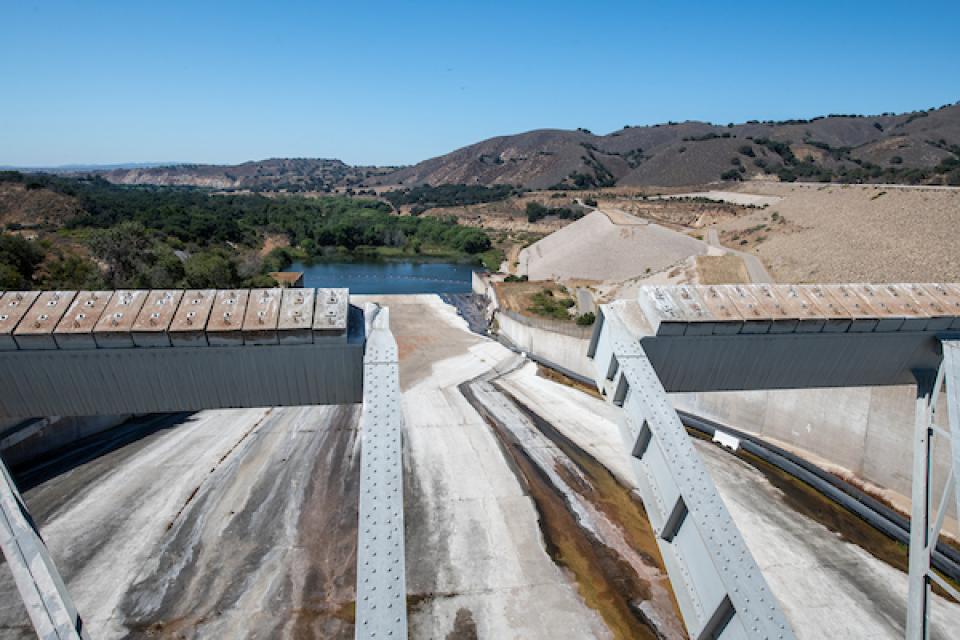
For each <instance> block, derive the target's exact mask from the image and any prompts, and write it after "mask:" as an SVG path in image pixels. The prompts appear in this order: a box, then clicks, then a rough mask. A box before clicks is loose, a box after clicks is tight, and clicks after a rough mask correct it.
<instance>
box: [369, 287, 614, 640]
mask: <svg viewBox="0 0 960 640" xmlns="http://www.w3.org/2000/svg"><path fill="white" fill-rule="evenodd" d="M380 301H381V302H383V303H384V304H387V305H388V306H389V307H390V321H391V328H392V329H393V331H394V334H395V335H396V338H397V342H398V344H399V347H400V357H401V360H400V377H401V384H402V386H403V389H404V395H403V409H404V419H405V422H406V423H405V430H406V439H405V443H404V446H405V465H406V466H407V468H406V470H405V476H406V479H407V486H406V488H405V499H406V504H405V514H406V525H407V531H406V536H407V593H408V597H409V600H410V602H411V609H410V631H411V637H413V638H444V637H447V635H448V634H450V633H452V632H454V631H455V630H456V629H457V628H458V627H459V626H461V623H462V621H463V619H464V617H465V616H468V615H469V618H470V619H471V620H472V621H473V628H475V630H476V633H477V636H478V637H480V638H498V639H500V638H543V639H547V638H550V639H555V638H605V637H610V634H609V632H608V631H607V630H606V629H605V627H604V625H603V622H602V620H601V619H600V617H599V615H597V614H596V613H595V612H594V611H593V610H591V609H590V608H588V607H587V606H586V605H585V604H584V602H583V601H582V599H581V598H580V597H579V595H578V594H577V590H576V587H575V585H574V584H573V582H572V579H571V578H570V576H569V575H568V574H567V573H566V572H565V571H564V570H563V569H562V568H561V567H559V566H557V565H556V564H554V562H553V561H552V559H551V558H550V556H549V555H548V554H547V552H546V550H545V548H544V544H543V539H542V537H541V534H540V529H539V526H538V523H537V512H536V508H535V506H534V504H533V501H532V500H531V499H530V497H529V496H528V495H526V494H525V492H524V490H523V487H522V486H521V485H520V484H519V482H518V481H517V478H516V476H515V475H514V474H513V471H512V470H511V469H510V466H509V464H508V463H507V461H506V459H505V458H504V456H503V454H502V452H501V450H500V448H499V444H498V442H497V439H496V437H495V436H494V434H493V433H492V432H491V430H490V427H489V426H488V425H487V424H486V423H485V422H484V421H483V419H482V418H481V417H480V416H479V415H478V414H477V412H476V411H475V410H474V409H473V408H472V407H471V406H470V405H469V403H468V402H467V401H466V399H465V398H464V397H463V396H462V395H461V393H460V392H459V390H458V389H457V385H459V384H460V383H462V382H464V381H466V380H469V379H472V378H474V377H476V376H479V375H481V374H483V373H485V372H487V371H489V370H490V368H491V367H495V366H498V365H501V366H508V365H509V362H510V360H512V359H513V358H515V356H514V354H512V353H511V352H510V351H508V350H507V349H505V348H504V347H502V346H500V345H499V344H497V343H495V342H493V341H490V340H485V339H483V338H480V337H479V336H476V335H474V334H471V333H470V332H469V330H468V329H467V325H466V323H465V322H464V321H463V319H461V318H459V317H458V316H457V315H456V312H455V310H454V309H453V308H452V307H450V306H448V305H444V304H443V303H442V302H441V301H440V299H439V298H437V297H436V296H417V297H413V296H402V297H401V296H390V297H384V298H382V299H380ZM458 621H459V622H458Z"/></svg>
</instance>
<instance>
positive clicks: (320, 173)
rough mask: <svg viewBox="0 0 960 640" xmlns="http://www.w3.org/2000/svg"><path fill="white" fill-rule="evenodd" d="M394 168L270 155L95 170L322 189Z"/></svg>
mask: <svg viewBox="0 0 960 640" xmlns="http://www.w3.org/2000/svg"><path fill="white" fill-rule="evenodd" d="M394 170H396V167H363V166H351V165H348V164H346V163H344V162H342V161H340V160H334V159H327V158H270V159H267V160H257V161H251V162H243V163H241V164H236V165H215V164H177V165H168V166H154V167H132V168H126V169H113V170H109V171H96V172H94V173H96V174H98V175H101V176H102V177H103V178H105V179H106V180H109V181H110V182H113V183H115V184H153V185H162V186H190V187H207V188H212V189H228V190H250V191H288V192H303V191H322V192H329V191H332V190H333V189H335V188H337V187H346V188H350V187H354V186H358V185H361V184H363V183H364V181H365V180H368V179H372V178H377V177H379V176H380V175H382V174H384V173H389V172H392V171H394Z"/></svg>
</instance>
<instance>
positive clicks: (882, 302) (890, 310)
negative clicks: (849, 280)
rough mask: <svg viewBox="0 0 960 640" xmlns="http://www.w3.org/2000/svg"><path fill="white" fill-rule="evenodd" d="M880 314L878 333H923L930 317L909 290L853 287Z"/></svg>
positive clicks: (877, 286) (888, 286) (887, 285)
mask: <svg viewBox="0 0 960 640" xmlns="http://www.w3.org/2000/svg"><path fill="white" fill-rule="evenodd" d="M853 287H854V288H855V289H856V290H857V292H858V293H859V294H860V295H861V296H863V297H864V298H866V299H867V301H868V302H870V305H871V306H872V307H873V308H874V309H876V310H877V311H878V312H879V313H880V316H879V319H878V321H877V328H876V331H897V330H900V331H921V330H923V329H924V328H926V326H927V323H928V322H929V319H930V318H929V316H928V315H927V314H926V313H925V312H924V311H923V309H922V308H921V307H920V303H919V302H917V301H916V300H915V299H914V298H913V296H912V295H910V292H909V291H908V290H907V289H904V288H902V287H899V286H897V285H889V284H884V285H879V284H878V285H871V284H857V285H853Z"/></svg>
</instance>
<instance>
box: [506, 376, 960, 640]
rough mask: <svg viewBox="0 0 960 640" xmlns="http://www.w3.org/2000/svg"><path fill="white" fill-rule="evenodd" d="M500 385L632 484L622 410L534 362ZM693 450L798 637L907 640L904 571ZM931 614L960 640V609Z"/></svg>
mask: <svg viewBox="0 0 960 640" xmlns="http://www.w3.org/2000/svg"><path fill="white" fill-rule="evenodd" d="M501 384H502V385H503V386H504V387H505V388H506V389H508V390H510V391H511V393H515V394H516V395H517V396H518V397H519V398H520V399H521V400H522V401H524V402H528V403H530V405H531V406H532V407H535V409H536V410H537V411H538V413H540V414H541V415H543V416H544V417H545V418H546V419H549V420H550V421H551V423H552V424H553V425H554V426H555V427H557V428H558V429H560V430H561V431H563V432H564V433H565V434H566V435H567V436H568V437H570V438H571V439H572V440H574V441H575V442H577V443H578V444H579V445H580V446H581V447H583V448H584V449H585V450H587V451H589V452H591V453H592V454H593V455H594V456H595V457H597V459H598V460H600V461H601V462H603V463H604V464H605V465H606V466H607V467H608V468H610V469H611V470H613V471H614V472H615V473H617V475H618V476H620V477H622V478H626V479H628V480H629V481H630V482H633V479H632V475H631V473H630V469H629V466H628V464H627V456H626V453H625V452H624V450H623V448H622V446H621V445H620V434H619V431H618V429H617V426H616V420H617V419H618V418H619V416H618V411H617V410H616V409H614V408H613V407H611V406H610V405H609V404H607V403H604V402H602V401H600V400H598V399H596V398H591V397H588V396H586V395H585V394H583V393H581V392H579V391H577V390H575V389H572V388H569V387H564V386H561V385H557V384H555V383H553V382H551V381H549V380H546V379H545V378H541V377H539V376H537V375H536V368H535V366H533V365H528V366H527V367H525V368H523V369H519V370H517V371H516V372H514V373H511V374H510V375H509V376H507V377H506V378H505V379H503V380H502V381H501ZM694 444H695V446H696V448H697V451H698V452H699V453H700V455H701V456H702V458H703V459H704V462H705V464H706V467H707V471H708V472H709V473H710V476H711V477H712V478H713V481H714V483H715V484H716V486H717V489H718V491H719V492H720V496H721V497H722V498H723V500H724V503H725V504H726V505H727V508H728V509H729V511H730V515H731V516H732V517H733V520H734V522H735V523H736V524H737V527H738V528H739V529H740V531H741V533H742V535H743V537H744V541H745V542H746V544H747V547H748V548H749V549H750V551H751V553H753V555H754V558H756V560H757V563H758V565H759V566H760V568H761V569H762V570H763V573H764V576H765V577H766V579H767V581H768V583H769V585H770V588H771V589H772V590H773V592H774V594H775V595H776V596H777V599H778V600H779V601H780V603H781V606H782V607H783V609H784V613H785V615H786V616H787V619H788V620H789V621H790V623H791V624H792V626H793V629H794V632H795V633H796V635H797V637H798V638H801V639H804V638H809V639H810V640H815V639H816V640H821V639H822V638H863V639H864V640H866V639H870V640H872V639H874V638H891V639H898V638H903V626H904V622H905V620H906V608H905V607H906V594H907V576H906V574H905V573H903V572H902V571H899V570H898V569H895V568H893V567H891V566H890V565H888V564H886V563H884V562H883V561H881V560H879V559H877V558H875V557H874V556H872V555H870V554H869V553H868V552H867V551H865V550H864V549H862V548H861V547H859V546H857V545H856V544H851V543H850V542H847V541H845V540H843V539H842V538H841V537H840V536H839V535H838V534H835V533H833V532H832V531H830V530H829V529H827V528H826V527H825V526H823V525H821V524H819V523H818V522H815V521H813V520H811V519H810V518H808V517H806V516H804V515H802V514H800V513H799V512H797V511H796V510H794V509H793V508H792V507H790V506H789V504H788V502H787V500H785V497H784V494H783V493H782V491H781V490H780V489H778V488H776V487H774V486H773V485H772V484H771V483H770V482H769V481H768V480H767V479H766V478H765V477H764V476H763V474H762V473H760V472H759V471H757V470H756V469H754V468H753V467H751V466H750V465H748V464H747V463H745V462H743V461H742V460H740V459H739V458H736V457H734V456H732V455H730V454H728V453H726V452H724V451H723V450H721V449H720V448H719V447H717V446H716V445H713V444H710V443H706V442H702V441H699V440H696V441H694ZM932 610H933V624H932V625H931V629H932V631H933V637H934V638H939V639H942V640H947V639H948V638H953V637H956V630H957V629H960V605H956V604H952V603H950V602H948V601H946V600H944V599H943V598H940V597H939V596H934V603H933V609H932Z"/></svg>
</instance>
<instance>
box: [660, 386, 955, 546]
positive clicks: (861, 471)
mask: <svg viewBox="0 0 960 640" xmlns="http://www.w3.org/2000/svg"><path fill="white" fill-rule="evenodd" d="M671 395H672V400H673V404H674V406H675V407H677V408H678V409H683V410H685V411H689V412H691V413H695V414H697V415H701V416H704V417H706V418H711V419H713V420H716V421H718V422H722V423H725V424H729V425H730V426H732V427H736V428H737V429H740V430H742V431H747V432H749V433H752V434H754V435H757V436H759V437H761V438H763V439H764V440H767V441H770V442H772V443H775V444H779V445H781V446H783V447H784V448H786V449H789V450H792V451H794V452H796V453H798V454H800V455H803V456H804V457H806V458H808V459H810V460H811V461H813V462H815V463H817V464H820V465H821V466H827V467H828V468H829V466H830V465H834V466H836V467H841V468H842V469H843V470H846V471H849V472H850V473H852V474H853V475H854V476H855V477H856V478H857V479H860V480H864V481H866V482H868V483H870V484H873V485H876V486H877V487H879V488H882V489H884V490H886V491H887V492H892V494H890V493H888V494H887V495H886V497H887V498H888V499H890V500H891V501H893V502H894V503H895V504H896V505H897V506H898V507H900V508H901V509H907V508H909V496H910V483H911V477H912V474H913V424H914V410H915V396H916V390H915V388H914V387H912V386H900V387H856V388H844V389H801V390H789V391H737V392H717V393H683V394H671ZM946 409H947V407H946V398H945V394H941V395H940V400H939V403H938V406H937V414H938V416H939V417H938V422H939V423H941V425H942V426H946ZM944 445H946V446H944ZM949 457H950V447H949V442H944V441H943V440H941V441H940V442H939V443H938V444H937V447H936V449H935V457H934V473H933V479H934V487H935V490H934V491H935V493H934V495H935V496H936V497H937V499H938V500H939V497H940V495H941V492H942V490H943V485H944V482H945V480H946V478H947V472H948V470H949V465H950V459H949ZM955 511H956V509H955V508H953V509H950V510H949V511H948V513H950V514H951V515H952V514H954V513H955ZM955 526H956V525H955V523H954V527H955ZM958 533H960V532H958Z"/></svg>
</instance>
